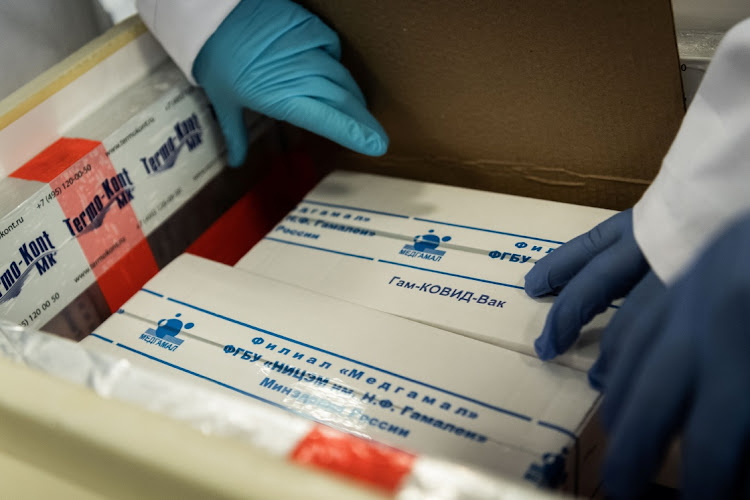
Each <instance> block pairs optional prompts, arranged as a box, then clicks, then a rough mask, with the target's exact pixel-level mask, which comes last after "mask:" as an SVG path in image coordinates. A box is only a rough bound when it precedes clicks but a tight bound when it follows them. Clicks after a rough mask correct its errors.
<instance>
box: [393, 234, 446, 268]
mask: <svg viewBox="0 0 750 500" xmlns="http://www.w3.org/2000/svg"><path fill="white" fill-rule="evenodd" d="M450 240H451V237H450V236H443V237H442V238H441V237H440V236H438V235H437V234H435V230H434V229H430V231H429V232H428V233H427V234H420V235H417V236H415V237H414V244H413V245H404V248H402V249H401V251H400V252H399V254H401V255H405V256H407V257H412V258H417V259H425V260H433V261H435V262H438V261H440V259H442V258H443V255H445V250H438V247H439V246H440V243H442V242H448V241H450Z"/></svg>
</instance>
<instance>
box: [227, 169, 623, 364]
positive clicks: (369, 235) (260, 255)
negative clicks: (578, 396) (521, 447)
mask: <svg viewBox="0 0 750 500" xmlns="http://www.w3.org/2000/svg"><path fill="white" fill-rule="evenodd" d="M614 213H615V212H613V211H611V210H604V209H599V208H591V207H583V206H577V205H569V204H564V203H556V202H551V201H544V200H536V199H531V198H522V197H517V196H509V195H504V194H498V193H490V192H483V191H476V190H471V189H464V188H458V187H450V186H444V185H439V184H431V183H426V182H416V181H408V180H403V179H395V178H389V177H383V176H377V175H369V174H360V173H354V172H344V171H337V172H334V173H332V174H330V175H329V176H328V177H326V178H325V179H324V180H323V181H322V182H321V183H320V184H319V185H318V186H317V187H315V189H313V190H312V191H311V192H310V193H309V194H308V195H307V196H306V197H305V198H304V199H303V200H302V201H301V202H300V203H299V205H298V207H297V208H296V209H295V210H294V211H292V212H291V213H290V214H289V215H288V216H287V217H286V218H285V219H284V220H282V221H281V222H280V223H279V224H278V225H277V226H276V227H275V228H274V229H273V230H272V231H271V232H270V233H269V234H268V235H267V236H266V238H264V239H263V240H262V241H261V242H259V243H258V244H257V245H255V247H253V249H252V250H251V251H250V252H249V253H248V254H247V255H245V256H244V257H243V258H242V259H241V260H240V261H239V262H238V263H237V265H236V266H237V267H238V268H240V269H245V270H247V271H251V272H254V273H257V274H260V275H263V276H267V277H269V278H273V279H276V280H279V281H282V282H284V283H289V284H292V285H296V286H300V287H303V288H307V289H309V290H312V291H315V292H318V293H322V294H325V295H329V296H331V297H336V298H338V299H342V300H347V301H351V302H354V303H357V304H360V305H363V306H367V307H371V308H374V309H378V310H380V311H384V312H387V313H391V314H396V315H398V316H402V317H404V318H409V319H412V320H415V321H419V322H421V323H425V324H428V325H433V326H436V327H438V328H442V329H444V330H449V331H451V332H455V333H458V334H460V335H463V336H466V337H470V338H473V339H477V340H481V341H484V342H488V343H490V344H495V345H497V346H500V347H505V348H508V349H511V350H514V351H517V352H520V353H523V354H528V355H533V354H534V350H533V342H534V339H535V338H536V337H537V336H538V335H539V334H540V333H541V331H542V328H543V326H544V321H545V318H546V317H547V313H548V312H549V309H550V307H551V303H552V299H551V298H545V299H541V300H534V299H531V298H529V297H528V296H527V295H526V294H525V292H524V290H523V285H524V275H525V274H526V273H527V272H528V271H529V270H530V269H531V267H532V266H533V265H534V263H535V262H536V261H538V260H539V259H540V258H542V257H543V256H545V255H546V254H548V253H550V252H552V251H553V250H554V249H555V248H557V247H559V246H560V245H561V244H562V243H564V242H566V241H568V240H570V239H572V238H574V237H575V236H577V235H579V234H581V233H583V232H586V231H588V230H590V229H591V228H592V227H594V226H595V225H596V224H598V223H599V222H602V221H603V220H605V219H607V218H608V217H610V216H612V215H614ZM613 311H614V309H610V310H609V311H608V312H605V313H603V314H601V315H600V316H598V317H597V318H595V319H594V320H593V321H592V322H591V323H590V324H589V325H588V326H587V327H586V329H584V331H583V333H582V336H581V340H580V341H579V342H578V344H577V345H576V346H575V347H574V348H573V349H572V350H571V351H570V352H568V353H566V354H565V355H564V356H561V357H560V358H559V359H558V360H557V361H558V362H559V363H563V364H565V365H567V366H571V367H574V368H577V369H580V370H586V369H588V368H589V367H590V365H591V364H592V363H593V361H594V360H595V359H596V357H597V355H598V342H597V341H596V339H597V334H598V332H599V331H600V330H601V328H602V327H603V326H604V325H605V324H606V322H607V321H608V320H609V318H610V317H611V315H612V312H613Z"/></svg>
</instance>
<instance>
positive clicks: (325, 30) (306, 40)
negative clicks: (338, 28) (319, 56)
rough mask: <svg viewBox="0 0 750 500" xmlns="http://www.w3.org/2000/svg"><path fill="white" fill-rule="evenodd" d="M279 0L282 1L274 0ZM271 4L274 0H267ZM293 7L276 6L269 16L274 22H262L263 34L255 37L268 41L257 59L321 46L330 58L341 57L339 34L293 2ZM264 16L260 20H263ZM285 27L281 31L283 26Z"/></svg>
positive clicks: (280, 57) (277, 56)
mask: <svg viewBox="0 0 750 500" xmlns="http://www.w3.org/2000/svg"><path fill="white" fill-rule="evenodd" d="M274 1H275V2H279V0H274ZM265 3H268V4H272V3H273V2H267V1H266V2H265ZM287 3H289V4H291V5H292V6H293V8H292V7H289V8H286V9H284V10H283V11H280V10H279V9H278V8H276V9H275V11H276V12H274V13H273V14H272V15H271V16H270V17H269V16H265V17H264V18H269V19H272V20H273V22H266V23H263V24H264V25H263V26H262V27H261V28H260V29H262V30H263V31H264V33H258V34H257V35H256V36H255V37H254V38H255V39H258V40H268V43H267V44H266V45H265V46H264V47H262V50H261V52H260V53H259V56H258V58H259V59H264V58H268V60H269V61H274V60H279V59H285V58H287V57H291V56H293V55H295V54H299V53H300V52H306V51H308V50H311V49H322V50H323V51H324V52H325V53H327V54H328V55H329V56H330V57H333V58H334V59H341V42H340V40H339V36H338V34H337V33H336V32H335V31H333V30H332V29H331V28H329V27H328V25H326V24H325V23H324V22H323V21H321V20H320V18H318V17H317V16H315V15H313V14H312V13H310V12H309V11H307V10H306V9H305V8H303V7H302V6H300V5H297V4H296V3H293V2H287ZM264 18H261V19H264ZM282 26H283V27H284V29H283V30H279V28H280V27H282Z"/></svg>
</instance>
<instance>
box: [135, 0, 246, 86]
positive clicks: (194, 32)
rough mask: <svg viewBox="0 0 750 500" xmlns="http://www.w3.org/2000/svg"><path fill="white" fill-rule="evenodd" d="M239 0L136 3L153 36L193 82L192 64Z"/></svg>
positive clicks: (147, 1)
mask: <svg viewBox="0 0 750 500" xmlns="http://www.w3.org/2000/svg"><path fill="white" fill-rule="evenodd" d="M239 2H240V0H211V1H210V2H207V1H206V0H137V5H138V11H139V12H140V14H141V18H142V19H143V22H144V23H146V26H148V28H149V29H150V30H151V33H153V35H154V36H155V37H156V39H157V40H159V42H160V43H161V44H162V46H164V50H166V51H167V53H168V54H169V55H170V57H171V58H172V59H173V60H174V62H175V64H177V66H178V67H179V68H180V69H181V70H182V72H183V73H185V76H186V77H187V79H188V80H190V82H191V83H193V84H195V79H194V78H193V62H194V61H195V58H196V57H198V52H200V50H201V48H203V45H204V44H205V43H206V40H208V39H209V37H210V36H211V35H212V34H213V33H214V31H216V28H218V27H219V25H220V24H221V23H222V22H223V21H224V19H226V17H227V16H228V15H229V13H230V12H232V10H234V8H235V7H236V6H237V4H238V3H239Z"/></svg>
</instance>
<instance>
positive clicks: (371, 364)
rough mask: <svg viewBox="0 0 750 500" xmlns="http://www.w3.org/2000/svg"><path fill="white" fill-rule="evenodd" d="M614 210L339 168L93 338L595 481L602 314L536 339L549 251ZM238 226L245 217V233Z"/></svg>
mask: <svg viewBox="0 0 750 500" xmlns="http://www.w3.org/2000/svg"><path fill="white" fill-rule="evenodd" d="M612 213H613V212H611V211H607V210H601V209H594V208H587V207H579V206H571V205H565V204H561V203H554V202H548V201H539V200H532V199H525V198H518V197H512V196H506V195H500V194H494V193H485V192H478V191H473V190H467V189H461V188H454V187H446V186H440V185H435V184H428V183H421V182H414V181H405V180H398V179H392V178H386V177H380V176H373V175H365V174H355V173H348V172H335V173H333V174H331V175H330V176H328V177H327V178H326V179H324V180H323V181H322V182H321V183H320V184H319V185H318V186H317V187H316V188H315V189H314V190H313V191H312V192H310V193H309V195H308V196H307V197H306V198H305V199H304V200H303V201H302V202H301V203H300V204H299V206H298V207H297V208H296V209H295V210H294V211H293V212H292V213H290V214H289V215H288V216H287V217H286V218H285V219H284V220H283V221H281V222H280V223H279V224H278V225H277V226H276V228H275V229H274V230H273V231H272V232H271V233H270V234H269V235H268V236H267V237H266V238H265V239H264V240H263V241H262V242H260V243H259V244H258V245H256V246H255V247H254V248H253V250H252V251H250V252H249V253H248V254H247V255H246V256H245V257H244V258H243V259H242V260H241V261H240V262H239V263H238V264H237V266H236V267H234V268H232V267H228V266H225V265H222V264H217V263H215V262H211V261H208V260H205V259H201V258H198V257H194V256H189V255H184V256H182V257H180V258H179V259H177V260H176V261H175V262H173V263H172V264H170V265H169V266H168V267H167V268H166V269H164V270H163V271H162V272H161V273H159V275H157V276H156V277H155V278H154V279H153V280H151V281H150V282H149V283H148V284H147V286H146V287H145V288H144V289H142V290H141V291H140V292H139V293H137V294H136V295H135V296H134V297H133V298H132V299H131V300H130V301H129V302H127V303H126V304H125V306H123V308H122V309H121V310H120V311H119V314H115V315H113V317H112V318H110V319H109V320H108V321H107V322H106V323H105V324H103V325H102V326H101V328H99V329H97V331H96V332H95V333H94V334H92V335H91V336H90V337H88V338H87V339H85V340H84V343H85V344H86V345H87V346H89V347H91V348H94V349H101V350H104V351H107V352H115V353H116V354H117V355H118V356H125V357H127V358H129V359H130V360H132V361H133V362H134V363H138V364H144V365H147V366H150V367H152V368H154V369H158V370H160V371H162V372H163V373H164V374H165V376H168V377H169V376H172V377H182V378H185V379H188V380H191V381H193V382H194V383H196V384H201V385H205V386H209V387H213V388H216V389H219V390H223V391H225V392H228V393H230V394H234V395H236V396H237V397H239V398H242V399H245V400H252V401H256V402H259V403H261V404H266V405H271V406H275V407H280V408H283V409H286V410H288V411H290V412H292V413H296V414H299V415H302V416H304V417H306V418H310V419H313V420H315V421H318V422H321V423H324V424H327V425H329V426H332V427H334V428H337V429H340V430H345V431H348V432H351V433H354V434H357V435H360V436H366V437H368V438H373V439H376V440H378V441H382V442H384V443H387V444H390V445H393V446H396V447H398V448H402V449H405V450H409V451H412V452H415V453H419V454H428V455H433V456H437V457H442V458H447V459H451V460H455V461H458V462H460V463H465V464H468V465H471V466H473V467H477V468H479V469H483V470H485V471H488V472H490V473H492V474H499V475H503V476H510V477H515V478H518V479H526V480H528V481H531V482H533V483H536V484H543V485H548V486H554V487H560V486H562V487H564V488H565V489H567V490H568V491H578V492H586V491H588V492H591V491H592V490H593V489H594V487H595V483H596V479H597V477H598V474H597V470H596V468H597V467H598V462H597V457H598V456H599V451H600V448H601V446H600V445H601V439H600V434H599V433H598V432H597V430H596V425H595V422H594V421H595V418H593V416H594V414H595V411H596V405H597V402H598V397H599V396H598V393H596V392H595V391H593V390H592V389H591V388H589V386H588V383H587V379H586V372H585V371H586V369H587V368H588V367H589V366H590V364H591V363H592V362H593V360H594V359H595V357H596V354H597V349H598V348H597V343H596V341H595V336H596V330H597V329H599V328H600V327H601V326H602V325H603V324H605V322H606V321H607V319H608V316H609V315H610V314H611V313H605V314H603V315H602V316H600V317H599V318H597V319H596V320H595V321H594V322H592V324H591V325H589V327H588V328H587V330H586V331H585V332H584V335H583V337H582V340H581V341H580V342H579V344H578V345H577V346H576V347H575V348H574V349H573V350H572V351H571V353H570V354H568V355H566V356H564V357H562V358H561V359H560V360H558V361H557V362H551V363H542V362H541V361H539V360H538V359H537V358H536V357H535V356H534V355H533V348H532V343H533V340H534V338H535V337H536V336H537V335H538V334H539V332H540V331H541V327H542V325H543V323H544V319H545V317H546V313H547V312H548V310H549V307H550V303H551V301H550V300H534V299H531V298H528V297H527V296H526V295H525V293H524V292H523V276H524V274H525V273H526V272H527V271H528V270H529V269H530V268H531V266H532V265H533V263H534V262H536V261H537V260H538V259H539V258H540V257H542V256H544V255H546V254H547V253H549V252H551V251H552V250H554V249H555V248H557V247H558V246H559V245H560V244H561V243H562V242H564V241H567V240H569V239H571V238H572V237H574V236H576V235H578V234H579V233H581V232H584V231H586V230H588V229H590V228H591V227H593V226H594V225H595V224H597V223H598V222H601V221H602V220H604V219H606V218H607V217H609V216H611V215H612ZM237 229H238V231H241V228H237Z"/></svg>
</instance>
